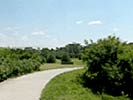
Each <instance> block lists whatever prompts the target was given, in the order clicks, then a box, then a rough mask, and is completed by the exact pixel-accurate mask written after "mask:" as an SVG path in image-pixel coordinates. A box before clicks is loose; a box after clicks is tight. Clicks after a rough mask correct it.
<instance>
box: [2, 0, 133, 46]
mask: <svg viewBox="0 0 133 100" xmlns="http://www.w3.org/2000/svg"><path fill="white" fill-rule="evenodd" d="M108 35H115V36H118V37H120V38H121V40H122V41H129V42H131V41H133V0H0V46H6V47H25V46H33V47H50V48H51V47H53V48H54V47H59V46H64V45H65V44H68V43H71V42H79V43H83V42H84V40H85V39H87V40H89V39H92V40H97V39H99V38H103V37H107V36H108Z"/></svg>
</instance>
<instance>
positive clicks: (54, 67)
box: [40, 59, 83, 70]
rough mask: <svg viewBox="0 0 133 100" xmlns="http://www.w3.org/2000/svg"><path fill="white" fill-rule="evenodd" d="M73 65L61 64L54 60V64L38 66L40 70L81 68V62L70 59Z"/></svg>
mask: <svg viewBox="0 0 133 100" xmlns="http://www.w3.org/2000/svg"><path fill="white" fill-rule="evenodd" d="M72 61H73V62H74V64H61V61H60V60H56V63H50V64H48V63H46V64H43V65H41V66H40V70H48V69H57V68H71V67H83V63H82V60H78V59H72Z"/></svg>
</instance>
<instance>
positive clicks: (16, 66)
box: [0, 48, 41, 81]
mask: <svg viewBox="0 0 133 100" xmlns="http://www.w3.org/2000/svg"><path fill="white" fill-rule="evenodd" d="M40 60H41V59H40V56H39V54H38V52H37V51H36V50H22V49H10V48H0V81H3V80H5V79H7V78H9V77H14V76H19V75H22V74H26V73H30V72H33V71H38V70H39V66H40Z"/></svg>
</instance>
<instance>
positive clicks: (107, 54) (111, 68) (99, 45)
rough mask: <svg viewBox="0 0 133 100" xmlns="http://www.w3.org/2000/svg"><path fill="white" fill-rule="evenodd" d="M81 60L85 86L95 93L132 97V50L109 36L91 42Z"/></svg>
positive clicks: (117, 39)
mask: <svg viewBox="0 0 133 100" xmlns="http://www.w3.org/2000/svg"><path fill="white" fill-rule="evenodd" d="M83 60H84V61H85V62H86V66H87V70H86V72H85V74H84V76H85V77H86V78H85V82H86V83H85V84H86V85H87V86H89V87H93V90H94V91H95V92H100V93H102V92H106V93H110V94H112V95H121V94H122V93H124V94H128V96H130V97H132V96H133V87H132V85H131V84H133V50H132V49H130V47H129V46H127V44H126V43H123V42H121V41H120V40H119V38H116V37H111V36H109V37H108V38H106V39H103V40H101V39H100V40H98V41H97V42H96V43H94V42H91V44H90V45H89V46H88V48H86V49H85V51H84V54H83Z"/></svg>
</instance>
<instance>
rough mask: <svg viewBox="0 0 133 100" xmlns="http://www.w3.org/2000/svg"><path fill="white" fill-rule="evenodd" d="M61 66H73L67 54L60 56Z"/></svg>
mask: <svg viewBox="0 0 133 100" xmlns="http://www.w3.org/2000/svg"><path fill="white" fill-rule="evenodd" d="M61 64H73V62H71V59H70V57H69V55H68V54H67V53H64V54H63V55H62V58H61Z"/></svg>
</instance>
